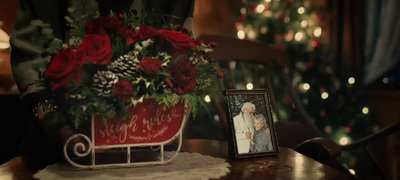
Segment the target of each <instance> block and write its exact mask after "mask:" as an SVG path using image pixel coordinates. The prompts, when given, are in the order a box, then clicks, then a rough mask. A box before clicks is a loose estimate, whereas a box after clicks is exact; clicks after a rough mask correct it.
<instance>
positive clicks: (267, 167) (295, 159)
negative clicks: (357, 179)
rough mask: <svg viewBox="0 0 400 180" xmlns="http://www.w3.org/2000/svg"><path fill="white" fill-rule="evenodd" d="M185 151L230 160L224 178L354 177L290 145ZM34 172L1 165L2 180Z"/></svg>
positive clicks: (194, 146) (26, 179)
mask: <svg viewBox="0 0 400 180" xmlns="http://www.w3.org/2000/svg"><path fill="white" fill-rule="evenodd" d="M182 151H185V152H196V153H200V154H203V155H211V156H213V157H219V158H224V159H227V161H228V162H229V163H230V164H231V167H230V172H229V174H228V175H227V176H225V177H222V178H221V179H229V180H231V179H271V180H272V179H291V180H292V179H306V180H310V179H312V180H319V179H324V180H329V179H332V180H337V179H340V180H345V179H352V177H350V176H348V175H347V174H344V173H342V172H340V171H338V170H336V169H333V168H331V167H329V166H325V165H323V164H321V163H319V162H317V161H314V160H313V159H310V158H308V157H306V156H304V155H302V154H300V153H297V152H296V151H294V150H292V149H289V148H282V147H281V148H279V153H278V155H277V156H272V157H262V158H248V159H239V160H237V159H236V160H235V159H229V158H228V143H227V142H225V141H213V140H205V139H187V140H184V141H183V145H182ZM34 173H35V172H34V171H31V170H29V169H24V168H23V166H22V164H21V161H20V158H19V157H17V158H14V159H12V160H10V161H9V162H7V163H5V164H3V165H1V166H0V179H2V180H31V179H33V174H34Z"/></svg>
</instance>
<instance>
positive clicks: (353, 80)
mask: <svg viewBox="0 0 400 180" xmlns="http://www.w3.org/2000/svg"><path fill="white" fill-rule="evenodd" d="M347 82H348V83H349V84H354V83H355V82H356V79H355V78H354V77H349V79H348V80H347Z"/></svg>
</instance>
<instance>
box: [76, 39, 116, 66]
mask: <svg viewBox="0 0 400 180" xmlns="http://www.w3.org/2000/svg"><path fill="white" fill-rule="evenodd" d="M78 51H83V52H84V55H85V58H86V59H85V60H87V61H90V62H92V63H93V64H107V63H108V62H110V60H111V56H112V49H111V45H110V39H109V38H108V36H100V35H95V34H88V35H86V36H85V37H84V38H83V40H82V43H81V44H79V46H78Z"/></svg>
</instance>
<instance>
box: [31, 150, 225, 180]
mask: <svg viewBox="0 0 400 180" xmlns="http://www.w3.org/2000/svg"><path fill="white" fill-rule="evenodd" d="M229 166H230V165H229V163H227V162H226V161H225V160H224V159H221V158H215V157H211V156H204V155H201V154H197V153H186V152H183V153H179V154H178V156H177V157H176V158H175V159H173V161H172V162H171V163H170V164H167V165H159V166H150V167H131V168H118V169H98V170H76V168H72V167H70V166H69V165H65V164H55V165H51V166H48V167H46V168H45V169H43V170H41V171H39V172H38V173H37V174H35V175H34V177H35V178H38V179H40V180H50V179H52V180H53V179H57V180H71V179H82V180H120V179H121V180H127V179H129V180H136V179H144V180H145V179H157V180H161V179H174V180H175V179H182V180H183V179H185V180H186V179H188V180H200V179H201V180H203V179H209V178H219V177H222V176H224V175H226V174H227V173H228V172H229V169H228V167H229Z"/></svg>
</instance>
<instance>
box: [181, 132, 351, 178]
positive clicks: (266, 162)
mask: <svg viewBox="0 0 400 180" xmlns="http://www.w3.org/2000/svg"><path fill="white" fill-rule="evenodd" d="M182 151H186V152H197V153H200V154H203V155H211V156H214V157H220V158H225V159H227V160H228V162H229V163H230V164H231V166H232V167H231V168H230V170H231V171H230V173H229V174H228V175H227V176H225V177H222V178H221V179H229V180H231V179H307V180H311V179H312V180H319V179H324V180H328V179H332V180H337V179H341V180H344V179H354V178H353V177H350V176H348V175H347V174H344V173H342V172H340V171H338V170H336V169H333V168H331V167H329V166H326V165H324V164H321V163H319V162H317V161H315V160H313V159H311V158H308V157H306V156H304V155H302V154H300V153H298V152H296V151H294V150H292V149H289V148H283V147H280V148H279V153H278V155H277V156H272V157H263V158H248V159H236V160H235V159H229V158H228V143H227V142H222V141H212V140H204V139H190V140H184V142H183V147H182Z"/></svg>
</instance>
